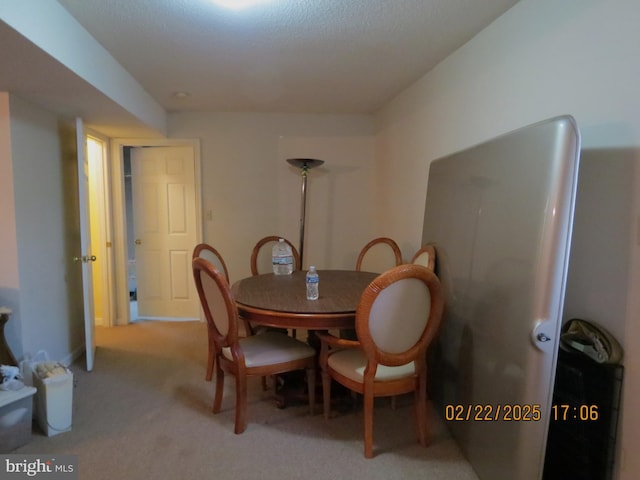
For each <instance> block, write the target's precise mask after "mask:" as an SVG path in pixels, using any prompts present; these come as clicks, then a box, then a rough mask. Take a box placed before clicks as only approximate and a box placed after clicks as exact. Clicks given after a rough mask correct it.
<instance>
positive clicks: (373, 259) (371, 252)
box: [356, 237, 402, 273]
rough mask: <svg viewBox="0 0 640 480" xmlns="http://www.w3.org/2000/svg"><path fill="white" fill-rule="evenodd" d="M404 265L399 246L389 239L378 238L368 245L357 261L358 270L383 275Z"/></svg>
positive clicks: (361, 251)
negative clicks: (393, 268)
mask: <svg viewBox="0 0 640 480" xmlns="http://www.w3.org/2000/svg"><path fill="white" fill-rule="evenodd" d="M401 263H402V253H401V252H400V247H398V244H397V243H396V242H395V241H394V240H392V239H391V238H387V237H378V238H374V239H373V240H371V241H370V242H369V243H367V244H366V245H365V246H364V247H363V248H362V250H360V254H359V255H358V260H357V261H356V270H358V271H367V272H374V273H382V272H384V271H386V270H388V269H390V268H392V267H396V266H398V265H400V264H401Z"/></svg>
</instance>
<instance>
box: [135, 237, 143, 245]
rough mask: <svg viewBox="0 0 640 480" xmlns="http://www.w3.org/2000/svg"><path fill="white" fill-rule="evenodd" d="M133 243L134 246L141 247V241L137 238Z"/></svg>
mask: <svg viewBox="0 0 640 480" xmlns="http://www.w3.org/2000/svg"><path fill="white" fill-rule="evenodd" d="M134 243H135V244H136V245H142V240H140V239H139V238H136V241H135V242H134Z"/></svg>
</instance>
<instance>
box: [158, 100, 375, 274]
mask: <svg viewBox="0 0 640 480" xmlns="http://www.w3.org/2000/svg"><path fill="white" fill-rule="evenodd" d="M372 129H373V122H372V118H371V117H369V116H364V115H362V116H359V115H292V114H286V115H285V114H254V113H180V114H172V115H170V116H169V131H170V136H171V137H172V138H199V139H200V141H201V146H202V152H201V153H202V156H201V162H202V198H203V213H204V215H203V217H204V219H205V220H204V228H203V237H204V240H205V241H206V242H208V243H211V244H212V245H214V246H215V247H216V248H217V249H218V250H219V251H220V252H221V254H222V255H223V257H224V259H225V262H226V264H227V267H228V268H229V273H230V276H231V279H232V280H234V279H238V278H242V277H244V276H248V275H250V274H251V272H250V265H249V260H250V257H251V251H252V249H253V246H254V244H255V243H256V242H257V241H258V240H259V239H260V238H262V237H264V236H266V235H280V236H284V237H286V238H288V239H289V240H291V241H292V242H293V243H294V245H296V246H297V245H298V244H299V219H300V205H301V185H302V179H301V176H300V171H299V170H297V169H295V168H293V167H291V166H290V165H289V164H288V163H287V162H286V159H287V158H292V157H302V158H319V159H322V160H324V161H325V164H324V165H322V166H321V167H318V168H316V169H313V170H311V171H310V172H309V176H308V181H307V222H306V225H307V226H306V235H305V236H306V239H307V242H306V244H305V254H304V257H305V262H304V263H305V266H306V265H309V264H315V265H316V266H317V267H318V268H352V267H353V266H354V265H355V262H356V259H357V256H358V252H359V250H360V248H362V246H364V245H365V244H366V243H367V242H368V241H369V240H370V239H371V236H372V235H373V234H374V227H373V225H374V219H375V216H376V212H375V208H373V206H374V205H375V199H374V183H373V181H374V175H375V166H374V151H373V148H374V140H373V136H372ZM209 212H210V214H211V219H210V220H208V219H207V215H208V213H209Z"/></svg>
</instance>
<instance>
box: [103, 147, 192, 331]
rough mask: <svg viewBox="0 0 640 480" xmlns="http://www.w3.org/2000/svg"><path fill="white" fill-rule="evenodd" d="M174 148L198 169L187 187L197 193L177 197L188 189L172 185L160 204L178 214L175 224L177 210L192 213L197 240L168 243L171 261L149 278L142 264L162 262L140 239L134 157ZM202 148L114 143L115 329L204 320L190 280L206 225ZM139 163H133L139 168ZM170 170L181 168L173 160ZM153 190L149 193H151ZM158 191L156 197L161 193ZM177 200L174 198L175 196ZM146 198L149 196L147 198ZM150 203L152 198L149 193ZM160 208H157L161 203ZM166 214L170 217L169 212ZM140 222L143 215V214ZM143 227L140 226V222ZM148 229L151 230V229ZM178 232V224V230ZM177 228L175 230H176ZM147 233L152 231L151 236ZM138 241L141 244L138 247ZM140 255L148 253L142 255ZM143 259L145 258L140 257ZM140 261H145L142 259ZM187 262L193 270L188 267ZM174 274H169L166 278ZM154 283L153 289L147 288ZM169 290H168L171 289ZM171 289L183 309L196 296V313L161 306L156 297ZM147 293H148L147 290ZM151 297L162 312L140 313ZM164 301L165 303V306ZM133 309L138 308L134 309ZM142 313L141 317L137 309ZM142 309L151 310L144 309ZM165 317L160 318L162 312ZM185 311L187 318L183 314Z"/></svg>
mask: <svg viewBox="0 0 640 480" xmlns="http://www.w3.org/2000/svg"><path fill="white" fill-rule="evenodd" d="M173 147H182V149H183V150H184V148H185V147H187V149H188V151H189V152H190V153H189V156H190V158H191V160H190V162H191V165H192V166H193V178H192V179H191V180H190V181H189V182H188V183H190V188H192V192H193V194H189V195H176V192H182V191H183V190H184V189H187V187H180V186H177V183H176V182H172V181H169V182H167V183H165V184H164V185H163V186H162V187H161V188H160V190H163V191H164V192H167V191H169V194H170V196H169V198H168V199H167V198H166V197H163V198H164V200H162V201H161V202H160V204H162V205H164V207H163V208H166V209H169V210H170V209H173V214H174V219H175V211H176V209H177V208H179V207H184V208H191V210H192V212H193V213H192V214H190V215H189V216H190V218H191V221H192V223H193V228H194V234H193V239H192V240H189V241H188V242H187V244H188V245H187V244H185V245H183V246H181V247H179V248H178V247H176V246H175V244H171V243H170V244H168V246H166V247H167V248H168V251H169V254H168V256H169V258H168V259H167V258H166V255H165V256H164V257H162V258H163V266H162V268H160V267H158V268H157V269H156V270H155V271H154V270H153V268H152V270H151V271H152V272H153V273H148V272H149V270H143V272H147V273H145V274H143V275H140V272H139V270H140V268H139V263H143V262H145V261H146V263H147V266H149V264H150V265H151V266H152V267H155V266H156V265H155V264H154V262H153V258H154V256H155V258H160V257H158V255H159V254H158V253H157V249H155V246H154V241H155V239H152V238H150V237H147V239H145V238H138V237H137V236H136V234H137V233H138V232H137V231H136V228H137V227H136V221H135V217H136V210H137V208H138V207H137V206H136V201H135V192H134V190H135V188H134V185H133V179H134V172H133V170H132V169H131V166H132V164H131V161H132V157H131V153H132V152H136V150H137V151H138V152H140V151H143V150H150V149H157V150H162V149H164V148H166V150H167V151H169V150H171V149H172V148H173ZM199 147H200V145H199V141H197V140H149V139H146V140H130V139H115V140H113V141H112V148H111V151H112V160H113V161H112V169H113V175H112V185H111V187H112V189H111V190H112V197H113V233H114V241H113V247H114V249H113V253H114V264H115V268H114V279H113V280H114V281H113V284H114V285H115V290H116V292H117V294H116V297H117V300H116V304H117V306H116V311H117V315H116V322H115V324H116V325H126V324H128V323H130V322H132V321H133V322H135V321H139V319H140V318H145V319H151V320H194V319H198V320H200V312H199V308H198V306H197V305H198V304H197V298H196V296H195V290H194V286H193V285H192V283H193V282H192V281H190V280H191V277H190V272H191V269H190V258H191V250H192V249H193V247H194V246H195V244H197V243H199V242H200V241H201V240H200V239H201V238H202V225H201V191H200V153H199V152H200V148H199ZM135 161H136V160H134V163H135ZM169 164H170V165H169V167H168V169H169V171H170V172H173V171H175V169H176V168H177V163H176V162H175V161H173V160H171V161H169ZM148 190H149V189H148ZM157 190H158V189H157V188H156V193H157ZM172 195H173V196H172ZM142 196H144V194H143V195H142ZM146 196H147V198H150V197H153V195H150V194H149V192H148V191H147V194H146ZM186 203H189V204H190V205H189V206H187V205H186ZM156 205H157V203H156ZM165 213H166V212H165ZM138 216H139V217H140V216H141V215H139V214H138ZM142 218H143V220H142V224H144V222H146V223H147V224H148V223H149V219H152V218H155V217H154V215H147V214H145V215H144V216H142ZM138 224H139V225H140V224H141V223H140V222H138ZM147 226H148V225H147ZM174 227H175V225H174ZM174 227H172V228H173V229H174V230H175V228H174ZM147 234H148V232H147ZM136 240H139V242H140V243H136ZM147 245H149V247H151V248H149V249H148V251H147V252H146V253H145V252H144V248H142V249H141V248H140V247H141V246H143V247H146V246H147ZM140 250H143V251H142V252H141V251H140ZM141 254H142V257H140V255H141ZM141 258H142V259H143V260H141ZM187 260H188V261H189V262H188V271H187V270H186V268H187ZM167 272H170V273H167ZM149 279H152V280H151V285H145V283H149ZM167 285H168V287H167ZM167 288H168V290H169V291H170V295H169V297H171V298H172V299H173V300H174V301H175V302H177V303H178V304H182V306H184V304H185V303H187V302H189V301H191V300H189V296H190V295H191V293H192V292H193V295H192V300H195V305H196V307H195V309H192V310H191V313H187V314H184V311H183V310H176V309H174V307H172V306H171V305H170V304H166V303H165V304H163V305H161V304H159V303H158V302H156V300H158V299H157V298H156V297H157V296H158V294H159V293H166V292H167ZM145 289H146V290H145ZM145 291H146V292H147V295H146V297H147V299H151V300H152V302H151V303H154V304H155V305H154V308H160V309H161V310H155V311H152V312H151V314H148V313H145V312H144V311H140V303H139V302H140V300H141V296H143V295H144V294H145ZM165 300H166V298H164V300H163V301H165ZM133 302H135V303H133ZM132 307H133V308H132ZM135 307H138V308H137V312H138V313H136V308H135ZM143 308H147V307H144V305H143ZM158 311H160V312H161V314H160V315H158V314H157V312H158ZM180 312H182V313H180Z"/></svg>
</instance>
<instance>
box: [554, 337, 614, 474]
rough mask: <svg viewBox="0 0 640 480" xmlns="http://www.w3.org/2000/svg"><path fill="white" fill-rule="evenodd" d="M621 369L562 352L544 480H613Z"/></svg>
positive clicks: (559, 360) (558, 367)
mask: <svg viewBox="0 0 640 480" xmlns="http://www.w3.org/2000/svg"><path fill="white" fill-rule="evenodd" d="M622 376H623V367H622V366H621V365H613V364H603V363H596V362H594V361H593V360H591V359H589V358H586V357H585V356H583V355H580V354H577V353H571V352H565V351H564V350H560V353H559V355H558V364H557V370H556V380H555V386H554V391H553V405H554V406H553V407H552V416H551V422H550V425H549V436H548V437H547V451H546V455H545V466H544V476H543V479H544V480H611V479H612V478H613V463H614V456H615V443H616V431H617V428H618V414H619V408H620V391H621V387H622Z"/></svg>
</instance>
